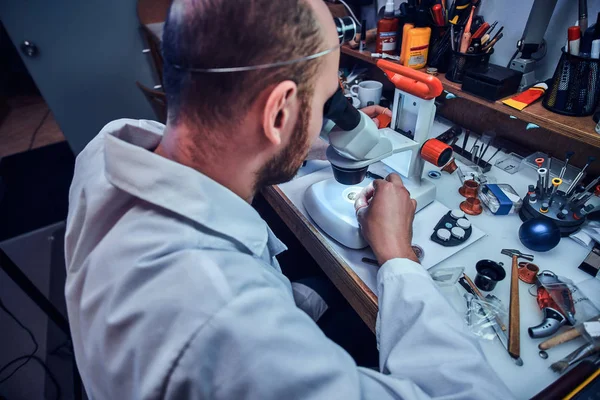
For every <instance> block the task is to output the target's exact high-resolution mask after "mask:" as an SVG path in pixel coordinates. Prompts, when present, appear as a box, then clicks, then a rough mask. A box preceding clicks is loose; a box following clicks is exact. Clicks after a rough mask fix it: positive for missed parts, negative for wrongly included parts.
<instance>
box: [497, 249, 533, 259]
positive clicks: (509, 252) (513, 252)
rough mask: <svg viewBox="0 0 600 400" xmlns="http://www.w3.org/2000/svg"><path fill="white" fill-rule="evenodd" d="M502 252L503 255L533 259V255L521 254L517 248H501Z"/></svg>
mask: <svg viewBox="0 0 600 400" xmlns="http://www.w3.org/2000/svg"><path fill="white" fill-rule="evenodd" d="M501 253H502V254H504V255H505V256H509V257H512V256H517V257H519V258H524V259H526V260H528V261H533V255H531V254H523V253H521V252H520V251H519V250H515V249H502V252H501Z"/></svg>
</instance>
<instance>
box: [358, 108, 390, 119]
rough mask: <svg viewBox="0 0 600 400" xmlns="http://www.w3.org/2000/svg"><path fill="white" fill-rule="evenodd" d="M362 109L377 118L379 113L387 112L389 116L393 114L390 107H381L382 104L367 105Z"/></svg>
mask: <svg viewBox="0 0 600 400" xmlns="http://www.w3.org/2000/svg"><path fill="white" fill-rule="evenodd" d="M360 111H362V112H364V113H365V114H367V115H368V116H369V117H371V118H375V117H376V116H378V115H379V114H385V115H387V116H388V117H391V116H392V111H391V110H390V109H389V108H385V107H381V106H367V107H364V108H361V109H360Z"/></svg>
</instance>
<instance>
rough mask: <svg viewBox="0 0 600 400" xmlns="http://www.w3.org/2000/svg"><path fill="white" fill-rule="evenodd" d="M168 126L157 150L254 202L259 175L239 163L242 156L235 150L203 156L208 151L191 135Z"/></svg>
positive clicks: (157, 152)
mask: <svg viewBox="0 0 600 400" xmlns="http://www.w3.org/2000/svg"><path fill="white" fill-rule="evenodd" d="M168 129H169V128H167V131H165V134H164V136H163V139H162V141H161V142H160V144H159V145H158V147H157V148H156V149H155V150H154V152H155V153H156V154H158V155H160V156H161V157H164V158H167V159H169V160H171V161H175V162H176V163H179V164H182V165H185V166H186V167H189V168H192V169H194V170H196V171H198V172H200V173H202V174H203V175H206V176H208V177H209V178H211V179H212V180H214V181H215V182H217V183H219V184H221V185H223V186H225V187H226V188H228V189H229V190H231V191H232V192H233V193H235V194H236V195H238V196H239V197H241V198H242V199H244V200H245V201H247V202H248V203H252V200H253V199H254V195H255V179H256V177H255V176H254V173H253V171H252V170H251V169H249V168H241V167H240V166H239V165H238V162H239V159H238V158H237V157H236V155H235V154H233V153H228V154H227V155H226V156H222V157H219V156H215V155H211V156H210V158H208V157H203V156H202V155H203V153H205V152H203V151H201V150H200V149H198V148H197V147H196V146H195V145H194V143H193V141H192V140H190V139H189V136H188V135H180V134H176V133H174V132H169V131H168Z"/></svg>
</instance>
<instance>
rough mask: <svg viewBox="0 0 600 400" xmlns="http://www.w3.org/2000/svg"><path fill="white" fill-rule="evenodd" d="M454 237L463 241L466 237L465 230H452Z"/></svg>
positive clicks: (457, 228)
mask: <svg viewBox="0 0 600 400" xmlns="http://www.w3.org/2000/svg"><path fill="white" fill-rule="evenodd" d="M452 236H454V237H455V238H457V239H462V238H464V237H465V230H464V229H463V228H459V227H455V228H452Z"/></svg>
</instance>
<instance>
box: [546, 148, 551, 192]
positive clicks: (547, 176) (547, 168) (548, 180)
mask: <svg viewBox="0 0 600 400" xmlns="http://www.w3.org/2000/svg"><path fill="white" fill-rule="evenodd" d="M550 171H552V157H548V164H547V165H546V186H544V193H548V189H549V188H550Z"/></svg>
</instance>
